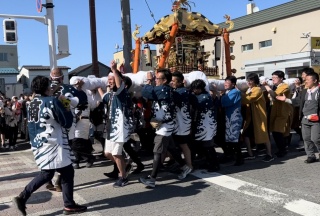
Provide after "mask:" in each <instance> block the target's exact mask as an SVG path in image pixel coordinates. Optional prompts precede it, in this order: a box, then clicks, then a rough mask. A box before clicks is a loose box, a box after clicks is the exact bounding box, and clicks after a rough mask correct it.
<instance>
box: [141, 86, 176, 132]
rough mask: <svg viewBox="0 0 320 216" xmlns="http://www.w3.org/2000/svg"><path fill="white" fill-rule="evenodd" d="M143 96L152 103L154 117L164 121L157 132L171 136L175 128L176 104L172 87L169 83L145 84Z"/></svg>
mask: <svg viewBox="0 0 320 216" xmlns="http://www.w3.org/2000/svg"><path fill="white" fill-rule="evenodd" d="M142 96H143V97H144V98H147V99H148V100H151V101H153V103H152V118H154V119H156V120H157V121H160V122H162V124H161V125H160V127H159V128H157V129H156V134H158V135H162V136H170V135H171V134H172V132H173V130H174V121H173V119H174V104H173V97H172V88H171V87H170V86H167V85H161V86H152V85H145V86H144V88H143V89H142Z"/></svg>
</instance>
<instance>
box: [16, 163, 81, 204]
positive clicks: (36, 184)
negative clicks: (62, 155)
mask: <svg viewBox="0 0 320 216" xmlns="http://www.w3.org/2000/svg"><path fill="white" fill-rule="evenodd" d="M56 171H57V172H58V173H60V174H61V187H62V197H63V202H64V206H65V207H71V206H73V205H75V202H74V200H73V186H74V182H73V178H74V169H73V167H72V165H71V164H70V165H68V166H66V167H63V168H59V169H52V170H41V172H40V173H39V175H38V176H36V177H35V178H34V179H33V180H32V181H31V182H30V183H29V184H28V185H27V186H26V187H25V188H24V190H23V191H22V192H21V193H20V195H19V196H20V197H21V198H22V199H23V200H24V201H25V202H27V200H28V199H29V198H30V196H31V194H32V193H33V192H35V191H36V190H38V189H39V188H40V187H41V186H42V185H44V184H46V183H47V182H49V181H51V179H52V178H53V176H54V173H55V172H56Z"/></svg>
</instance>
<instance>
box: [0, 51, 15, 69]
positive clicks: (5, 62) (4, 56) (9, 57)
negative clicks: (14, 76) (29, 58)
mask: <svg viewBox="0 0 320 216" xmlns="http://www.w3.org/2000/svg"><path fill="white" fill-rule="evenodd" d="M0 68H8V69H9V68H13V69H15V70H16V71H18V49H17V45H0Z"/></svg>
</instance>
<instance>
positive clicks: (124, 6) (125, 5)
mask: <svg viewBox="0 0 320 216" xmlns="http://www.w3.org/2000/svg"><path fill="white" fill-rule="evenodd" d="M121 23H122V35H123V57H124V60H125V61H124V71H125V72H126V73H128V72H131V71H132V68H131V66H130V61H131V50H132V35H131V16H130V0H121Z"/></svg>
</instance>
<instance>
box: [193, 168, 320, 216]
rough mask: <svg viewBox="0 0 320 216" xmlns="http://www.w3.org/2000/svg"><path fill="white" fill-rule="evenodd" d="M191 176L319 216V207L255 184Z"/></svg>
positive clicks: (199, 172)
mask: <svg viewBox="0 0 320 216" xmlns="http://www.w3.org/2000/svg"><path fill="white" fill-rule="evenodd" d="M192 175H194V176H196V177H198V178H201V179H203V180H204V181H207V182H210V183H212V184H215V185H219V186H221V187H224V188H227V189H229V190H233V191H236V192H238V193H243V194H246V195H249V196H253V197H258V198H260V199H262V200H264V201H266V202H269V203H273V204H276V205H281V206H282V207H284V208H285V209H287V210H289V211H291V212H294V213H297V214H301V215H304V216H315V215H320V205H319V204H317V203H313V202H309V201H307V200H304V199H294V198H292V197H290V196H289V195H287V194H284V193H281V192H278V191H275V190H271V189H269V188H265V187H261V186H259V185H256V184H252V183H249V182H245V181H242V180H239V179H236V178H232V177H229V176H226V175H221V174H219V173H206V172H204V171H202V170H196V171H195V172H193V173H192Z"/></svg>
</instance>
